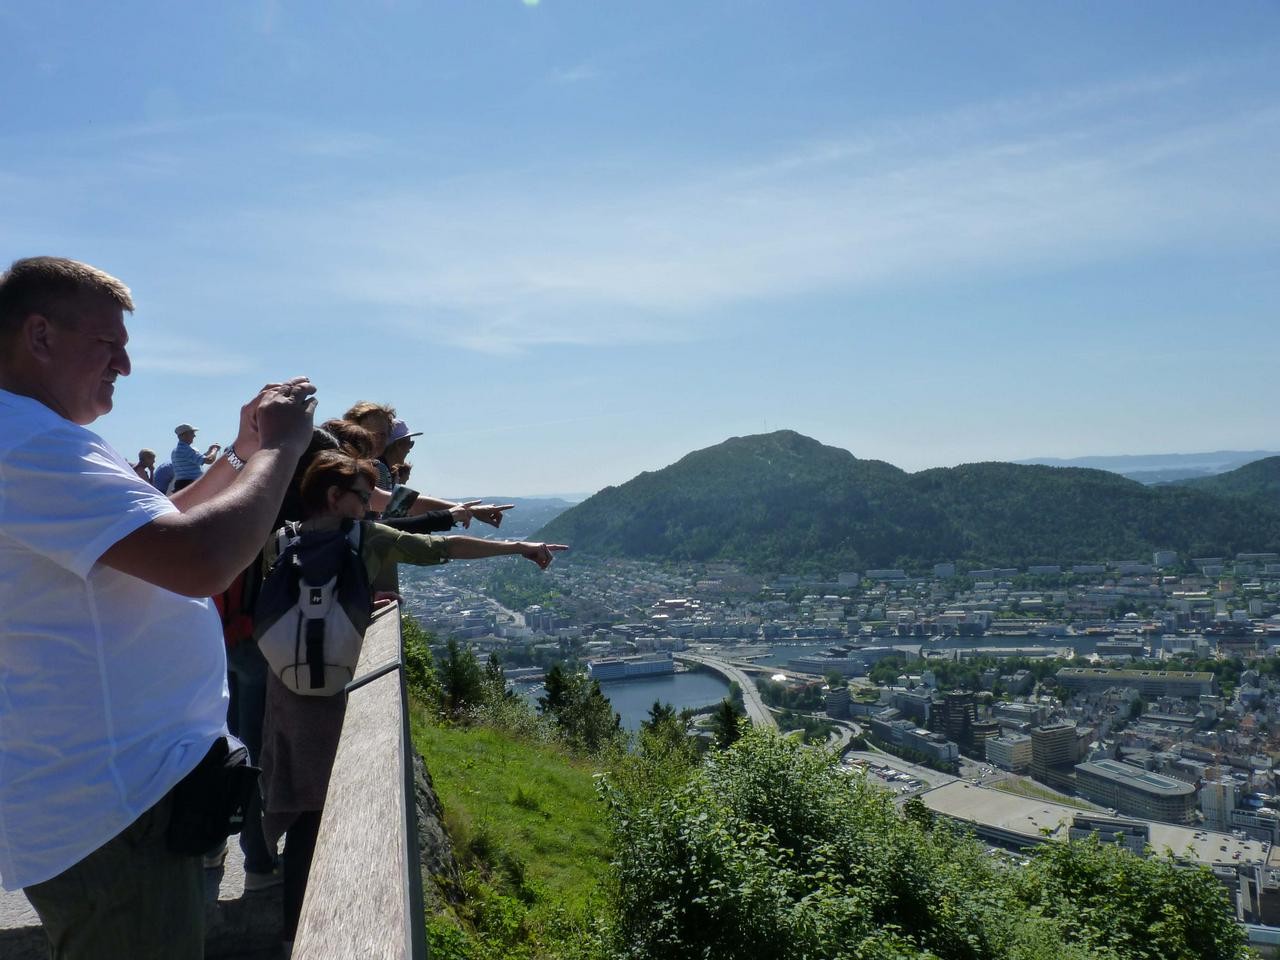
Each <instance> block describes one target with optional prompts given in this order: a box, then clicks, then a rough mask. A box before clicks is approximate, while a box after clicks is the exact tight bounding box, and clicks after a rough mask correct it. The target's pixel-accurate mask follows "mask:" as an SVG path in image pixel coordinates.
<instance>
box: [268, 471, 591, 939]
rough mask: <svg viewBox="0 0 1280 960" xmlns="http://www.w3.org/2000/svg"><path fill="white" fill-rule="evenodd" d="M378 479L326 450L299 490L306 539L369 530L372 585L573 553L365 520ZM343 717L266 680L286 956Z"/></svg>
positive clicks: (271, 821)
mask: <svg viewBox="0 0 1280 960" xmlns="http://www.w3.org/2000/svg"><path fill="white" fill-rule="evenodd" d="M377 480H378V472H377V469H376V468H375V467H374V465H373V463H372V462H371V461H369V460H360V459H356V458H354V457H351V456H348V455H347V454H345V453H342V452H340V451H336V450H326V451H323V452H321V453H319V454H317V455H316V457H315V459H314V460H312V462H311V464H310V466H308V467H307V470H306V473H305V474H304V475H303V477H302V485H301V491H300V492H301V507H302V513H303V522H302V526H301V532H303V533H306V532H308V531H323V530H331V529H337V528H338V527H340V526H341V525H342V524H343V523H344V522H347V521H354V522H357V523H360V524H361V525H362V526H361V530H360V539H359V543H360V557H361V559H362V560H363V561H364V564H365V570H366V572H367V573H368V575H369V582H370V583H373V582H374V581H375V580H376V579H377V576H378V573H379V571H381V570H382V569H383V568H384V567H385V566H386V565H388V564H395V563H408V564H414V565H417V566H427V565H432V564H437V563H446V562H448V561H449V560H476V559H481V558H484V557H502V556H512V555H518V556H522V557H524V558H526V559H527V560H530V561H532V562H533V563H536V564H537V565H538V566H539V567H540V568H542V569H544V570H545V569H546V568H547V567H548V566H549V565H550V563H551V561H552V559H553V558H554V556H555V554H556V553H558V552H559V551H561V550H567V549H568V547H566V546H565V545H564V544H559V543H532V542H527V541H522V540H481V539H479V538H477V537H466V536H446V537H439V536H431V535H427V534H417V533H408V532H405V531H402V530H396V529H394V528H392V527H388V526H386V525H384V524H381V523H377V522H374V521H371V520H365V519H363V518H364V516H365V513H366V511H367V510H368V509H369V500H370V498H371V497H372V496H373V492H374V490H375V489H376V488H375V484H376V483H377ZM275 557H276V542H275V540H274V538H273V539H272V540H271V542H269V543H268V545H267V549H266V551H265V552H264V555H263V562H264V569H266V570H269V569H270V567H271V564H272V562H273V561H274V560H275ZM345 712H346V695H345V694H341V693H340V694H337V695H335V696H332V697H304V696H300V695H298V694H295V693H293V692H292V691H290V690H289V689H288V688H287V687H285V685H284V684H283V683H282V682H281V681H280V679H279V678H278V677H276V676H275V674H268V677H267V705H266V718H265V723H264V729H263V736H262V743H263V746H262V758H261V764H262V787H263V809H264V814H263V820H262V826H263V832H264V833H265V835H266V841H267V845H268V847H270V848H273V849H274V847H275V845H276V843H277V842H278V841H279V838H280V837H281V835H283V834H284V833H285V832H286V831H287V832H288V837H287V839H286V842H285V848H284V858H283V872H284V896H283V905H284V932H283V936H282V939H283V941H284V942H285V945H286V954H287V952H288V950H289V948H290V946H291V945H292V942H293V938H294V934H295V932H296V930H297V925H298V915H299V913H300V912H301V909H302V898H303V895H304V894H305V892H306V885H307V874H308V872H309V871H310V869H311V858H312V855H313V853H314V852H315V842H316V835H317V833H318V831H319V828H320V813H321V810H322V809H323V807H324V797H325V792H326V791H327V789H328V785H329V774H330V772H331V770H332V769H333V759H334V756H335V755H336V753H337V750H338V737H339V734H340V733H341V732H342V720H343V716H344V714H345Z"/></svg>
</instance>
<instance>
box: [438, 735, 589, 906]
mask: <svg viewBox="0 0 1280 960" xmlns="http://www.w3.org/2000/svg"><path fill="white" fill-rule="evenodd" d="M412 732H413V741H414V744H415V746H417V748H418V750H419V752H421V754H422V757H423V759H424V760H425V761H426V763H427V768H428V769H429V770H430V771H431V778H432V780H433V781H434V783H435V788H436V793H437V794H438V795H439V797H440V802H441V804H442V805H443V806H444V810H445V825H446V826H447V827H448V829H449V835H450V836H451V837H452V838H453V842H454V847H455V849H456V851H457V853H458V856H459V859H460V861H461V865H462V866H463V869H464V870H465V869H467V868H468V867H472V868H480V869H489V868H492V867H494V866H497V867H499V868H503V869H508V868H514V869H513V870H512V871H511V872H514V873H516V874H518V875H519V877H518V879H519V881H520V883H522V884H523V886H524V888H525V892H526V894H527V893H530V892H531V893H532V895H533V897H534V898H536V899H540V900H545V901H547V902H555V903H558V904H562V905H564V906H567V907H570V908H572V907H577V906H580V905H581V904H582V903H583V902H584V901H585V900H586V899H587V898H588V897H589V896H590V895H591V894H592V893H593V892H594V891H596V890H597V889H598V887H599V885H600V883H601V882H602V880H603V878H604V876H605V875H606V873H607V870H608V861H609V842H608V834H607V830H606V828H605V825H604V822H603V811H602V809H601V805H600V802H599V800H598V799H597V797H596V793H595V781H594V779H593V777H594V775H595V773H596V770H595V769H594V768H593V766H592V765H591V764H590V763H589V762H587V761H584V760H581V759H574V758H573V757H571V756H570V755H569V754H568V753H567V752H566V751H565V750H564V749H563V748H561V747H557V746H551V745H539V744H535V743H529V742H527V741H522V740H517V739H515V738H513V737H512V736H511V735H510V734H509V733H507V732H505V731H502V730H496V729H492V728H489V727H442V726H438V725H434V724H431V723H428V722H426V721H425V720H424V719H423V718H422V717H421V715H420V714H419V715H417V716H415V718H414V721H413V728H412ZM516 860H518V861H520V863H516V862H515V861H516ZM508 879H510V878H508Z"/></svg>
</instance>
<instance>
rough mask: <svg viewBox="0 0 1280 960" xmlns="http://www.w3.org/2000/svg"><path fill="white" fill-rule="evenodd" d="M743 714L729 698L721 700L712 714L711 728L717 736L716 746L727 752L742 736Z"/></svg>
mask: <svg viewBox="0 0 1280 960" xmlns="http://www.w3.org/2000/svg"><path fill="white" fill-rule="evenodd" d="M741 721H742V714H741V713H739V712H738V710H737V709H736V708H735V707H734V705H733V701H732V700H730V699H729V698H728V697H726V698H725V699H723V700H721V701H720V703H719V704H718V705H717V706H716V708H715V710H714V711H712V714H711V728H712V729H713V730H714V731H715V734H716V746H717V747H719V748H720V749H721V750H727V749H729V748H730V747H731V746H733V745H734V744H735V743H737V742H738V739H739V738H740V737H741V736H742V726H741Z"/></svg>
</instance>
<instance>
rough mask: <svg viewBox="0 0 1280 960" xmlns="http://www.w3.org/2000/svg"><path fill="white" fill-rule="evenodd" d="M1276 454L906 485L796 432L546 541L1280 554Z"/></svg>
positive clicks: (725, 452)
mask: <svg viewBox="0 0 1280 960" xmlns="http://www.w3.org/2000/svg"><path fill="white" fill-rule="evenodd" d="M1277 489H1280V457H1276V458H1272V460H1270V461H1268V460H1264V461H1262V462H1261V465H1258V464H1255V465H1250V466H1249V467H1244V468H1241V469H1240V470H1237V471H1233V472H1231V473H1227V474H1223V475H1221V476H1216V477H1210V478H1206V479H1204V480H1197V481H1194V482H1188V483H1180V484H1163V485H1153V486H1148V485H1144V484H1142V483H1139V482H1136V481H1133V480H1129V479H1126V478H1124V477H1122V476H1118V475H1117V474H1115V473H1111V472H1107V471H1103V470H1097V469H1082V468H1078V467H1049V466H1042V465H1027V464H1012V463H973V464H964V465H962V466H958V467H950V468H938V469H933V470H923V471H920V472H919V473H914V474H910V473H907V472H905V471H903V470H900V469H899V468H898V467H895V466H893V465H892V464H889V463H885V462H883V461H880V460H861V459H858V458H857V457H855V456H854V455H853V454H851V453H850V452H849V451H847V450H841V449H838V448H835V447H829V446H824V445H823V444H821V443H819V442H818V441H816V440H813V439H811V438H809V437H805V436H802V435H800V434H798V433H795V432H794V431H790V430H783V431H778V432H776V433H769V434H761V435H756V436H748V437H734V438H732V439H729V440H726V441H725V442H724V443H720V444H717V445H716V446H713V447H708V448H706V449H704V450H698V451H695V452H693V453H690V454H688V455H687V456H685V457H683V458H682V459H681V460H679V461H678V462H676V463H674V464H672V465H671V466H669V467H665V468H663V469H661V470H656V471H653V472H646V473H642V474H640V475H639V476H637V477H635V478H633V479H632V480H629V481H628V482H626V483H624V484H622V485H620V486H616V487H607V488H605V489H604V490H601V491H600V492H599V493H597V494H595V495H594V496H592V497H590V498H588V499H587V500H586V501H584V502H583V503H580V504H578V505H577V506H574V507H572V508H571V509H568V510H566V511H564V512H563V513H561V514H560V515H559V516H557V517H556V518H555V519H553V520H551V521H550V522H549V523H548V524H547V525H546V526H545V527H544V528H543V529H542V530H541V531H539V532H538V534H537V536H539V537H544V538H547V539H554V540H559V541H563V542H566V543H570V544H572V545H573V548H574V551H575V553H579V554H585V555H597V556H620V557H633V558H648V559H659V560H661V559H669V560H682V561H688V560H696V561H711V560H728V561H735V562H740V563H743V564H745V565H746V566H748V567H749V568H752V569H756V570H792V571H801V570H813V571H822V572H828V573H830V572H836V571H838V570H866V569H868V568H881V567H904V568H909V569H916V570H919V569H922V568H927V567H929V566H931V565H932V564H933V563H936V562H940V561H948V560H958V561H961V562H962V563H968V564H973V565H980V566H988V565H998V566H1022V565H1025V564H1029V563H1070V562H1088V561H1096V560H1105V559H1112V560H1116V559H1134V558H1146V557H1150V555H1151V553H1152V551H1154V550H1157V549H1173V550H1178V551H1179V552H1181V553H1183V554H1191V555H1195V556H1218V555H1233V554H1234V553H1236V552H1239V551H1262V550H1277V549H1280V507H1278V506H1277V498H1276V497H1275V496H1273V495H1270V494H1269V493H1268V491H1274V490H1277Z"/></svg>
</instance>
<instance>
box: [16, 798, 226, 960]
mask: <svg viewBox="0 0 1280 960" xmlns="http://www.w3.org/2000/svg"><path fill="white" fill-rule="evenodd" d="M172 804H173V800H172V798H171V797H170V796H166V797H165V798H164V799H163V800H161V801H160V802H159V803H157V804H156V805H155V806H154V807H152V808H151V809H150V810H148V811H147V812H146V813H144V814H143V815H142V816H140V817H139V818H138V819H137V820H135V821H134V822H133V823H132V824H130V825H129V826H128V827H126V828H125V830H124V831H123V832H122V833H120V834H119V835H118V836H116V837H115V838H114V839H112V840H109V841H107V843H106V844H105V845H104V846H102V847H100V848H98V849H97V850H95V851H94V852H93V853H91V854H89V856H87V857H85V858H84V859H83V860H81V861H80V862H79V863H77V864H75V865H74V866H72V867H69V868H68V869H66V870H64V871H63V872H62V873H60V874H58V875H57V876H56V877H53V878H52V879H50V880H46V881H44V882H43V883H37V884H35V885H34V886H30V887H27V888H26V890H25V891H23V892H24V893H26V895H27V899H28V900H30V901H31V905H32V906H33V907H35V910H36V913H38V914H39V915H40V920H41V922H42V923H43V924H44V932H45V936H46V937H47V938H48V940H49V952H50V955H51V956H52V958H53V960H201V958H202V957H203V956H204V869H203V863H202V862H201V860H200V858H199V857H182V856H178V855H177V854H173V853H170V852H169V850H168V849H167V848H166V847H165V839H164V838H165V831H166V830H167V828H168V826H169V812H170V809H171V807H172Z"/></svg>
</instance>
